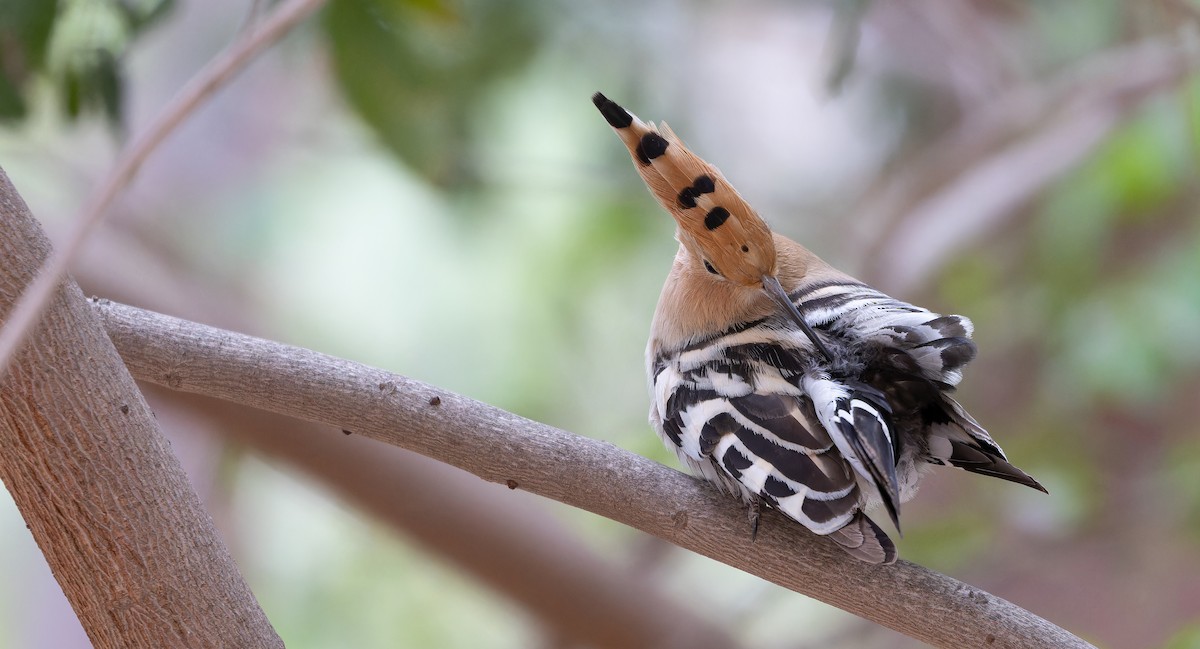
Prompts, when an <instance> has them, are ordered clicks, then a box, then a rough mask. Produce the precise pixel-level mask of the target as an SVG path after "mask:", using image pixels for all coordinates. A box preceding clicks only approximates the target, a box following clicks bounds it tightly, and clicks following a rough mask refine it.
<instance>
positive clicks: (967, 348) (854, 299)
mask: <svg viewBox="0 0 1200 649" xmlns="http://www.w3.org/2000/svg"><path fill="white" fill-rule="evenodd" d="M791 297H792V299H793V300H794V301H795V302H796V306H797V308H798V309H799V310H800V312H801V313H803V314H804V315H805V319H806V320H808V322H809V323H810V324H811V325H812V326H814V327H817V328H820V329H823V330H825V331H827V332H829V333H831V334H833V335H839V336H843V337H844V338H846V339H849V340H854V341H856V342H857V344H860V345H870V346H872V347H873V348H874V349H875V350H876V353H877V357H876V358H875V359H874V360H873V364H872V367H871V368H870V373H871V374H873V375H874V376H875V377H876V378H877V380H878V382H879V383H881V384H885V385H889V386H892V387H896V386H903V385H905V384H906V383H908V382H910V381H911V380H912V379H913V378H920V379H925V380H927V381H930V382H932V384H933V385H936V386H938V389H937V394H936V395H935V396H933V397H932V398H931V400H930V401H929V402H928V403H926V404H924V406H923V407H922V408H921V411H922V412H921V414H922V416H923V417H925V418H926V421H925V422H924V424H925V425H924V429H923V432H925V433H926V435H927V437H926V442H927V444H928V447H929V449H928V455H927V456H926V457H925V458H924V459H925V460H926V461H928V462H931V463H934V464H946V465H951V466H955V467H958V468H961V469H966V470H967V471H971V472H973V473H979V474H983V475H990V476H993V477H998V478H1002V479H1005V480H1010V481H1012V482H1017V483H1020V484H1024V485H1026V486H1029V487H1033V488H1034V489H1038V490H1040V491H1045V488H1044V487H1042V485H1041V484H1039V483H1038V482H1037V480H1034V479H1033V478H1032V477H1030V476H1029V475H1027V474H1026V473H1025V472H1024V471H1021V470H1020V469H1018V468H1016V467H1015V466H1013V465H1012V464H1010V463H1009V462H1008V459H1007V458H1006V457H1005V456H1004V451H1002V450H1001V449H1000V446H999V445H998V444H996V442H995V441H994V440H993V439H992V437H991V436H990V435H988V433H987V431H986V430H984V429H983V427H982V426H980V425H979V424H978V423H977V422H976V421H975V419H973V418H972V417H971V415H969V414H968V413H967V412H966V411H965V410H964V409H963V407H962V406H961V405H959V404H958V402H957V401H955V400H954V399H953V398H951V397H950V395H949V394H948V392H949V391H952V390H953V389H954V387H955V386H957V385H958V383H959V382H960V381H961V380H962V372H963V368H964V366H966V364H967V363H969V362H970V361H971V360H973V359H974V358H975V354H976V347H975V343H973V342H972V341H971V334H972V333H973V331H974V327H973V325H972V324H971V321H970V320H969V319H967V318H966V317H964V316H960V315H941V314H939V313H934V312H932V311H929V310H927V309H923V308H921V307H918V306H914V305H912V304H909V303H907V302H903V301H900V300H897V299H895V298H893V297H890V296H888V295H886V294H884V293H881V292H879V291H877V290H875V289H873V288H871V287H870V286H867V285H865V284H862V283H859V282H853V281H844V282H843V281H834V282H825V283H821V284H816V285H813V286H809V287H805V288H802V289H801V290H799V291H796V292H795V293H793V294H792V295H791Z"/></svg>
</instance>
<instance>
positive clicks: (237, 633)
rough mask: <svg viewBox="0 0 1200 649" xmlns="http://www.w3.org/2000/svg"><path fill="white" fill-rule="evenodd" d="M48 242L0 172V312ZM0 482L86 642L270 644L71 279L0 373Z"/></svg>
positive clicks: (267, 629) (265, 625) (268, 632)
mask: <svg viewBox="0 0 1200 649" xmlns="http://www.w3.org/2000/svg"><path fill="white" fill-rule="evenodd" d="M49 254H50V245H49V242H48V241H47V240H46V237H45V235H44V234H43V233H42V232H41V229H40V228H39V227H38V224H37V222H36V221H34V219H33V217H32V216H31V215H30V214H29V210H28V208H26V206H25V204H24V202H23V201H21V198H20V197H19V196H18V195H17V193H16V190H14V189H13V187H12V185H11V184H10V183H9V182H8V177H7V176H6V175H5V174H4V172H3V171H2V170H0V259H3V260H4V261H3V263H0V319H3V318H5V317H7V315H8V313H10V312H9V309H10V308H11V307H12V304H13V302H14V301H15V300H16V298H17V296H18V295H20V294H21V291H22V290H23V289H24V288H25V287H26V286H27V285H28V283H29V281H30V280H31V279H32V278H33V274H34V272H36V270H37V269H38V268H39V266H40V265H41V264H42V263H43V262H44V261H45V258H46V257H47V256H48V255H49ZM0 478H2V479H3V480H4V484H5V486H6V487H8V490H9V492H10V493H11V494H12V497H13V500H14V501H15V502H16V504H17V507H18V509H20V511H21V516H22V517H23V518H24V519H25V522H26V524H27V525H28V526H29V530H30V532H31V533H32V534H33V537H34V539H35V540H36V541H37V544H38V547H40V548H41V550H42V553H43V554H44V555H45V557H46V561H47V563H49V564H50V568H51V570H53V572H54V576H55V578H56V579H57V580H58V583H59V585H60V586H61V587H62V589H63V593H64V594H65V595H66V597H67V599H68V600H69V601H70V602H71V606H72V607H73V608H74V609H75V613H76V615H78V616H79V621H80V623H81V624H82V625H83V628H84V629H85V630H86V631H87V634H88V637H89V638H90V639H91V641H92V643H93V644H94V645H95V646H96V647H100V648H102V649H103V648H108V647H111V648H117V647H122V648H124V647H184V646H186V647H199V646H208V647H213V646H239V647H282V646H283V643H282V642H281V641H280V640H279V637H278V636H277V635H276V634H275V631H274V629H272V628H271V624H270V622H268V621H267V618H266V616H265V615H264V614H263V612H262V609H261V608H259V606H258V603H257V602H256V601H255V600H254V595H253V594H251V592H250V590H249V588H248V587H247V586H246V583H245V581H243V580H242V577H241V575H240V574H238V571H237V566H235V565H234V563H233V559H232V558H231V557H230V556H229V552H228V550H226V548H225V545H224V544H223V543H222V542H221V539H220V538H219V537H218V535H217V532H216V529H215V528H214V526H213V522H212V519H211V518H210V517H209V516H208V514H207V513H206V512H205V511H204V508H203V507H202V506H201V504H200V500H199V498H197V497H196V494H195V493H194V492H193V491H192V489H191V487H190V485H189V484H188V481H187V476H186V475H184V473H183V469H182V468H181V467H180V466H179V461H178V460H177V459H176V458H175V456H174V455H172V454H171V450H170V447H169V445H168V444H167V442H166V440H164V439H163V438H162V436H161V435H160V434H159V431H158V427H157V424H156V423H155V419H154V416H153V415H152V414H151V413H150V410H149V408H147V407H146V402H145V401H144V400H143V399H142V396H141V393H140V392H139V391H138V389H137V386H136V385H134V383H133V379H132V378H131V377H130V376H129V373H128V372H127V371H126V370H125V366H124V365H123V364H122V363H121V358H120V357H119V356H118V355H117V352H116V350H115V349H113V346H112V343H111V342H110V341H109V339H108V338H107V337H106V336H105V335H104V329H103V327H102V326H101V324H100V322H99V320H98V318H97V317H96V313H95V312H94V311H92V310H91V309H89V308H88V306H87V302H86V301H85V300H84V298H83V294H82V293H80V291H79V287H77V286H76V285H75V283H74V282H72V281H69V280H64V281H63V282H61V283H59V285H58V288H57V290H56V291H55V292H54V293H53V295H52V297H51V300H50V304H49V308H48V309H47V311H46V317H45V318H44V319H43V320H42V322H41V323H40V325H39V326H38V327H36V328H35V329H34V330H33V332H32V335H31V336H30V337H29V343H28V344H27V345H25V346H24V347H23V348H22V349H21V351H20V352H19V353H18V354H17V355H16V356H15V357H14V359H13V363H12V365H11V368H10V372H9V374H8V375H7V376H6V377H4V378H0Z"/></svg>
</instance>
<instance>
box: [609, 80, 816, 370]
mask: <svg viewBox="0 0 1200 649" xmlns="http://www.w3.org/2000/svg"><path fill="white" fill-rule="evenodd" d="M592 103H594V104H595V105H596V108H598V109H599V110H600V113H601V114H602V115H603V116H604V118H605V119H606V120H607V121H608V123H609V125H610V126H612V127H613V130H614V131H616V133H617V135H618V136H620V138H621V141H622V142H624V143H625V146H626V148H628V149H629V154H630V156H631V157H632V158H633V161H634V164H635V165H636V166H637V170H638V173H639V174H641V176H642V180H644V181H645V182H646V185H647V186H648V187H649V188H650V191H651V192H652V193H653V194H654V197H655V198H657V199H658V202H659V203H660V204H661V205H662V206H663V207H664V208H666V210H667V212H669V213H670V214H671V216H672V217H673V218H674V219H675V223H676V224H677V225H678V230H677V232H678V235H677V236H678V238H679V242H680V244H682V245H683V247H684V248H685V249H686V250H687V252H688V255H687V262H686V263H689V264H693V265H695V268H694V269H693V270H696V271H699V270H701V269H702V270H703V271H704V272H705V273H707V274H708V275H709V276H710V278H709V279H710V281H713V282H731V283H732V284H733V285H734V286H736V287H738V288H740V289H742V290H746V291H755V292H758V291H761V292H762V293H765V294H766V295H767V296H768V297H770V298H771V299H772V300H773V301H774V302H775V303H776V304H777V305H778V306H779V307H780V308H781V309H782V310H783V311H784V312H786V313H788V314H789V315H790V316H791V317H792V319H793V320H794V321H796V323H797V324H798V325H799V326H800V327H801V328H802V329H803V330H804V331H805V333H806V334H808V336H809V338H810V339H812V340H813V342H814V343H815V344H816V345H817V347H818V348H819V349H820V350H821V351H822V352H824V351H825V350H824V348H823V346H822V345H821V343H820V341H819V340H818V339H817V338H816V336H815V335H814V334H813V333H812V330H811V329H810V328H809V327H808V325H807V324H806V323H805V322H804V319H803V317H801V315H800V313H799V311H798V310H797V309H796V306H795V304H793V303H792V301H791V300H790V299H789V298H788V296H787V292H786V291H785V290H784V288H783V286H782V285H781V284H780V278H779V268H778V266H779V264H778V254H777V251H776V249H775V240H774V238H773V236H772V234H771V229H770V228H769V227H767V224H766V222H765V221H763V220H762V218H761V217H760V216H759V215H758V213H757V212H755V211H754V208H752V207H750V204H749V203H747V202H746V200H745V199H743V198H742V197H741V196H740V195H739V194H738V193H737V191H736V190H735V189H734V188H733V186H732V185H730V184H729V182H728V181H727V180H725V177H724V176H722V175H721V172H720V171H718V170H717V169H716V167H713V166H712V165H710V164H708V163H707V162H705V161H704V160H702V159H701V158H700V157H699V156H697V155H696V154H694V153H692V152H691V151H690V150H688V148H687V147H686V146H684V144H683V142H682V141H680V140H679V138H678V137H676V136H675V134H674V133H673V132H672V131H671V129H670V127H668V126H667V125H666V124H662V125H661V126H655V125H654V124H653V123H647V122H643V121H642V120H640V119H638V118H637V117H636V116H635V115H634V114H633V113H630V112H629V111H627V110H625V109H624V108H622V107H621V106H620V105H618V104H617V103H616V102H614V101H612V100H611V99H609V98H607V97H605V96H604V95H603V94H601V93H596V94H595V95H593V96H592ZM826 356H828V353H827V352H826Z"/></svg>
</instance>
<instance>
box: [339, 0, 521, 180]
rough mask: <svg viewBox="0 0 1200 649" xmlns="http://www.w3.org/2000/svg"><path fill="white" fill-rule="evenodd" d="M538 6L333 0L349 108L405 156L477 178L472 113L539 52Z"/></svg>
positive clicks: (426, 168) (423, 167)
mask: <svg viewBox="0 0 1200 649" xmlns="http://www.w3.org/2000/svg"><path fill="white" fill-rule="evenodd" d="M536 8H537V5H534V4H533V3H522V2H515V1H505V0H500V1H496V2H484V1H467V2H461V3H457V4H456V5H455V6H454V8H453V9H451V8H449V7H448V6H446V5H443V4H441V3H435V2H430V1H428V0H420V1H407V2H406V1H403V0H334V1H333V2H332V3H331V4H330V5H329V7H328V9H327V10H326V13H325V20H324V23H323V24H324V28H325V31H326V34H327V36H328V37H329V39H330V43H331V46H332V50H333V58H334V64H335V68H336V73H337V78H338V80H339V82H340V83H341V85H342V88H343V89H344V90H345V93H346V97H347V98H348V99H349V101H350V104H351V106H352V107H353V108H354V109H355V110H356V111H357V112H358V113H359V115H360V116H361V117H362V118H363V119H364V120H365V121H366V122H367V124H368V125H370V126H371V128H372V129H374V130H375V132H376V133H377V134H378V136H379V137H380V139H381V140H382V141H383V143H384V144H385V145H386V146H388V147H389V148H390V149H391V150H392V151H393V152H395V153H396V154H397V155H398V156H399V157H400V159H401V160H403V161H404V162H405V163H406V164H408V165H409V166H410V167H411V168H412V169H413V170H414V171H416V172H417V173H419V174H420V175H422V176H424V177H425V178H426V179H428V180H430V181H432V182H434V183H436V184H441V185H463V184H471V183H473V182H474V181H475V179H476V171H475V169H474V161H473V159H472V151H471V146H470V145H471V132H470V130H471V129H470V126H471V124H472V121H473V120H472V119H471V117H472V115H473V113H474V112H475V111H476V110H477V108H478V106H480V105H481V104H482V103H484V99H485V98H486V96H487V94H488V93H489V92H490V91H491V89H492V87H493V86H494V85H495V84H496V83H498V82H500V81H503V80H505V79H507V78H508V77H509V76H510V75H511V74H512V73H513V71H514V70H516V69H518V68H519V67H520V66H522V65H523V64H524V63H525V62H526V61H528V59H529V58H530V56H531V54H532V53H533V52H534V49H535V44H536V43H537V42H538V37H539V33H540V29H539V27H538V21H537V19H536V16H535V15H534V13H533V12H535V11H536Z"/></svg>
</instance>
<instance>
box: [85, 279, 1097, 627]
mask: <svg viewBox="0 0 1200 649" xmlns="http://www.w3.org/2000/svg"><path fill="white" fill-rule="evenodd" d="M96 308H97V310H98V312H99V313H100V314H101V316H102V318H103V319H104V320H105V322H106V323H107V326H108V332H109V336H110V338H111V339H112V340H113V342H114V344H115V345H116V346H117V348H118V349H119V350H120V352H121V354H122V357H123V358H124V359H125V362H126V364H127V366H128V367H129V368H130V371H131V372H132V373H133V374H134V375H135V376H137V377H138V378H139V379H141V380H144V381H148V382H151V383H158V384H160V385H164V386H167V387H169V388H172V389H175V390H181V391H185V392H194V393H197V394H204V395H207V396H211V397H216V398H219V399H224V400H227V401H233V402H236V403H241V404H244V405H249V406H254V407H257V408H262V409H264V410H270V411H273V412H277V413H281V414H286V415H289V416H293V417H298V418H301V419H307V420H310V421H318V422H322V423H326V424H330V425H333V426H337V427H340V428H344V429H349V430H352V431H354V432H356V433H359V434H362V435H365V436H368V437H372V438H374V439H378V440H380V441H383V442H386V443H388V444H392V445H395V446H400V447H402V448H407V449H410V450H413V451H416V452H418V453H421V454H423V455H427V456H429V457H432V458H434V459H437V460H440V461H442V462H445V463H447V464H452V465H454V466H457V467H459V468H462V469H465V470H467V471H469V472H471V473H474V474H475V475H477V476H479V477H481V478H483V479H485V480H488V481H490V482H497V483H500V484H506V485H508V486H509V487H510V488H513V489H516V488H520V489H525V490H527V491H530V492H532V493H536V494H539V495H542V496H545V497H547V498H551V499H554V500H557V501H560V502H563V503H566V504H568V505H572V506H574V507H579V508H581V509H585V510H587V511H590V512H593V513H595V514H599V515H601V516H604V517H607V518H611V519H613V520H616V521H619V522H621V523H625V524H626V525H629V526H631V527H635V528H637V529H640V530H642V531H645V532H648V533H650V534H653V535H655V536H658V537H661V538H663V539H666V540H667V541H670V542H672V543H674V544H676V545H679V546H681V547H683V548H686V549H689V550H692V551H694V552H697V553H700V554H703V555H705V556H708V557H711V558H713V559H716V560H718V561H721V562H723V563H726V564H728V565H730V566H733V567H735V568H739V569H741V570H744V571H746V572H749V573H751V574H754V575H757V576H759V577H762V578H764V579H767V580H769V581H771V582H774V583H776V584H779V585H781V586H784V587H786V588H789V589H791V590H794V591H796V592H799V593H802V594H805V595H808V596H810V597H814V598H816V599H819V600H821V601H824V602H827V603H829V604H832V605H834V606H837V607H838V608H841V609H844V610H846V611H850V612H852V613H854V614H856V615H859V616H862V617H864V618H867V619H869V620H872V621H875V622H877V623H879V624H882V625H884V626H887V627H890V628H892V629H895V630H897V631H899V632H901V633H904V634H906V635H909V636H911V637H913V638H917V639H919V640H923V641H925V642H928V643H931V644H934V645H936V646H940V647H968V646H970V647H982V646H988V647H1005V648H1009V647H1011V648H1013V649H1017V648H1021V649H1039V648H1047V649H1049V648H1051V647H1054V648H1062V647H1080V648H1082V647H1091V645H1090V644H1088V643H1086V642H1084V641H1083V640H1081V639H1079V638H1077V637H1075V636H1074V635H1072V634H1070V633H1068V632H1067V631H1064V630H1063V629H1061V628H1059V627H1057V626H1055V625H1053V624H1051V623H1049V622H1047V621H1045V620H1043V619H1041V618H1039V617H1037V616H1036V615H1033V614H1032V613H1030V612H1028V611H1026V610H1024V609H1022V608H1020V607H1018V606H1015V605H1013V604H1011V603H1009V602H1007V601H1005V600H1003V599H1000V598H998V597H995V596H993V595H991V594H989V593H986V592H984V591H982V590H979V589H977V588H975V587H973V586H970V585H968V584H964V583H962V582H959V581H957V580H955V579H952V578H950V577H947V576H945V575H941V574H938V573H935V572H932V571H930V570H927V569H925V568H923V567H921V566H917V565H914V564H911V563H907V562H904V561H900V562H898V563H897V564H896V565H894V566H882V567H880V566H871V565H867V564H864V563H862V562H859V561H855V560H854V559H852V558H851V557H849V556H848V555H846V554H845V553H844V552H842V551H841V550H839V549H838V548H836V547H835V546H834V545H833V544H832V543H829V542H827V541H826V540H824V539H819V538H817V537H815V536H814V535H812V534H811V533H809V532H808V531H807V530H804V529H803V528H802V527H801V526H799V525H796V524H794V523H791V522H790V521H787V520H786V519H784V518H783V517H782V516H780V515H778V514H777V513H776V512H765V513H764V516H763V522H762V525H761V528H760V530H759V534H758V538H757V540H751V538H750V529H749V525H748V524H747V522H746V515H745V511H743V508H742V506H741V505H740V504H739V503H738V502H737V501H736V500H735V499H733V498H730V497H728V496H726V495H724V494H721V493H719V492H717V491H716V490H715V489H714V488H712V487H711V486H709V485H707V484H705V483H702V482H700V481H698V480H696V479H694V478H691V477H688V476H685V475H684V474H682V473H680V472H678V471H674V470H671V469H668V468H666V467H664V466H662V465H660V464H657V463H655V462H652V461H650V460H647V459H645V458H642V457H639V456H637V455H633V454H631V453H629V452H627V451H623V450H621V449H618V448H616V447H615V446H613V445H611V444H608V443H605V442H601V441H597V440H593V439H588V438H585V437H579V436H577V435H574V434H572V433H568V432H566V431H562V430H558V429H556V428H553V427H551V426H547V425H544V424H540V423H537V422H534V421H530V420H528V419H524V418H522V417H519V416H517V415H514V414H512V413H509V412H506V411H504V410H500V409H499V408H495V407H492V406H489V405H487V404H483V403H480V402H477V401H474V400H472V399H468V398H466V397H463V396H459V395H456V394H453V393H450V392H447V391H444V390H440V389H438V388H435V387H433V386H430V385H427V384H424V383H421V382H419V381H414V380H412V379H408V378H405V377H402V376H398V375H395V374H392V373H389V372H385V371H383V370H380V369H376V368H372V367H368V366H365V365H361V364H358V363H353V362H350V361H347V360H343V359H339V358H335V357H332V356H327V355H324V354H320V353H317V352H314V351H310V350H306V349H301V348H297V347H292V346H289V345H284V344H281V343H277V342H272V341H267V340H262V339H258V338H253V337H250V336H245V335H241V334H236V333H233V332H228V331H223V330H220V329H215V328H212V327H208V326H205V325H200V324H196V323H193V322H188V321H184V320H179V319H176V318H172V317H169V316H165V315H161V314H157V313H153V312H149V311H143V310H141V309H136V308H134V307H129V306H124V305H120V304H115V303H112V302H108V301H106V300H97V301H96Z"/></svg>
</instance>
